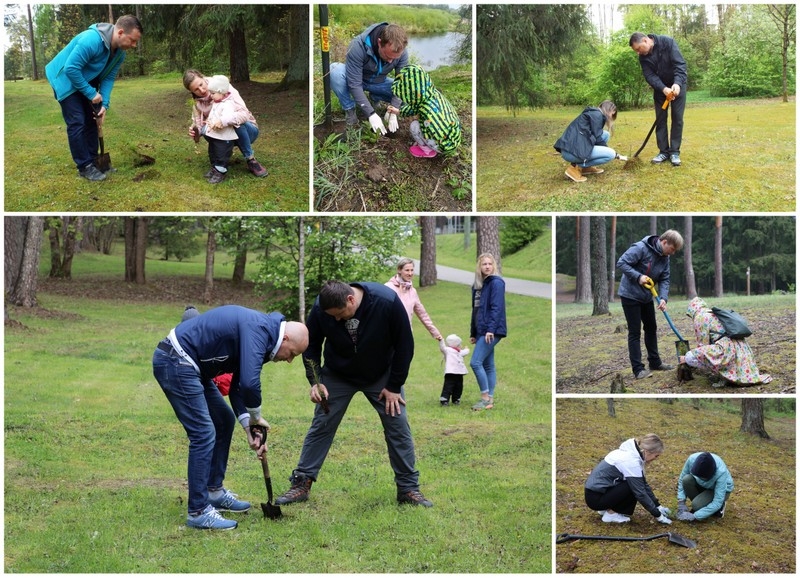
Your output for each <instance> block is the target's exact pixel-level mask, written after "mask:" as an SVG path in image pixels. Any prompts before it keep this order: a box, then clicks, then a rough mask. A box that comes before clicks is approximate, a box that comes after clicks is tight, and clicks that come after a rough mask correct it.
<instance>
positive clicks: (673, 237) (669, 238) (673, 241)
mask: <svg viewBox="0 0 800 578" xmlns="http://www.w3.org/2000/svg"><path fill="white" fill-rule="evenodd" d="M658 239H659V240H660V241H666V242H667V243H669V244H670V245H672V246H673V247H675V250H676V251H680V250H681V249H682V248H683V237H682V236H681V234H680V233H679V232H678V231H676V230H675V229H669V230H667V231H664V232H663V233H662V234H661V236H660V237H659V238H658Z"/></svg>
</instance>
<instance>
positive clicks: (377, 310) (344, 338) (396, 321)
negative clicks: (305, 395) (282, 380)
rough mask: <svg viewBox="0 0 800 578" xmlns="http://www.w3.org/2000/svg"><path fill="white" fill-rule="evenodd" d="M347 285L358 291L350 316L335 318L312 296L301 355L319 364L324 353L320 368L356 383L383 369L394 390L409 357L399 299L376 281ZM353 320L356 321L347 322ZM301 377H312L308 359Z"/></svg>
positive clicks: (373, 378)
mask: <svg viewBox="0 0 800 578" xmlns="http://www.w3.org/2000/svg"><path fill="white" fill-rule="evenodd" d="M350 285H351V286H353V287H358V288H359V289H362V290H363V291H364V296H363V298H362V300H361V304H360V305H359V307H358V309H357V310H356V313H355V316H354V317H353V319H352V320H347V321H345V320H342V321H336V319H335V318H334V317H333V316H331V315H328V314H327V313H325V311H323V310H322V308H321V307H320V305H319V297H317V299H316V301H315V302H314V306H313V307H312V308H311V312H310V313H309V314H308V318H307V319H306V326H307V327H308V349H306V351H305V353H304V354H303V360H304V361H305V360H310V361H312V362H314V363H315V364H316V366H317V367H319V366H320V365H321V360H322V358H323V357H324V359H325V370H326V371H331V372H332V373H334V374H336V375H338V376H340V377H341V378H343V379H346V380H348V381H350V382H352V383H353V385H354V386H356V387H366V386H369V385H371V384H373V383H375V382H376V381H377V380H378V379H379V378H380V377H381V376H382V375H384V374H385V373H386V372H387V371H389V383H388V384H387V385H386V389H388V390H389V391H391V392H393V393H400V388H401V387H403V384H405V382H406V378H407V377H408V369H409V367H410V366H411V360H412V359H413V357H414V337H413V335H412V333H411V324H410V323H409V322H408V314H407V313H406V309H405V307H403V302H402V301H401V300H400V297H398V296H397V293H395V292H394V291H392V290H391V289H389V288H388V287H386V286H385V285H383V284H381V283H351V284H350ZM355 320H357V323H352V322H353V321H355ZM348 321H349V322H350V323H348ZM353 325H355V328H353ZM348 326H349V327H351V328H352V329H353V331H354V332H355V338H353V337H351V335H350V332H349V330H348ZM323 345H324V351H323ZM306 377H307V378H308V382H309V383H310V384H312V385H313V384H314V383H316V380H315V379H314V376H313V374H312V372H311V370H310V368H308V365H306Z"/></svg>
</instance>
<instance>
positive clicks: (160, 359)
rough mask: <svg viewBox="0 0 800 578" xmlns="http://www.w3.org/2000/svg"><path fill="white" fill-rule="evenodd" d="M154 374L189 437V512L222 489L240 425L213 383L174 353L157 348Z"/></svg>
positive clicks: (196, 511)
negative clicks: (203, 377)
mask: <svg viewBox="0 0 800 578" xmlns="http://www.w3.org/2000/svg"><path fill="white" fill-rule="evenodd" d="M153 375H154V376H155V378H156V380H157V381H158V384H159V385H160V386H161V389H162V390H163V391H164V394H165V395H166V396H167V399H168V400H169V403H170V404H171V405H172V409H173V410H174V411H175V416H176V417H177V418H178V421H180V422H181V424H182V425H183V429H184V430H186V435H187V436H188V438H189V468H188V479H189V513H190V514H195V513H198V512H200V511H202V510H203V509H204V508H205V507H206V506H207V505H208V490H209V488H210V489H218V488H222V484H223V481H224V480H225V471H226V470H227V468H228V452H229V451H230V448H231V439H232V437H233V430H234V428H235V425H236V416H235V415H234V414H233V410H232V409H231V408H230V406H229V405H228V404H227V403H225V400H224V399H223V397H222V394H221V393H220V392H219V390H218V389H217V387H216V386H215V385H214V383H213V382H212V381H211V380H208V381H207V382H206V383H203V382H202V380H201V379H200V376H199V375H198V374H197V372H196V371H195V369H194V368H193V367H192V366H191V365H190V364H189V363H188V362H187V361H185V360H184V359H183V358H182V357H180V356H179V355H178V354H177V353H175V352H174V351H173V352H172V353H166V352H165V351H162V350H160V349H156V351H155V353H154V354H153Z"/></svg>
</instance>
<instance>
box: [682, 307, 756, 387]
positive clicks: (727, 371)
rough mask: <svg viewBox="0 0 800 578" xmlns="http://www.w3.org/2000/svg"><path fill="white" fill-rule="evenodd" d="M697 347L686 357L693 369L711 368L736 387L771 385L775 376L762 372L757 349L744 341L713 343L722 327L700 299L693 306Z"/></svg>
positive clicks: (724, 340)
mask: <svg viewBox="0 0 800 578" xmlns="http://www.w3.org/2000/svg"><path fill="white" fill-rule="evenodd" d="M687 314H688V315H689V317H691V318H692V322H693V325H694V334H695V337H696V338H697V344H698V345H697V347H696V348H695V349H692V350H690V351H689V352H688V353H687V354H686V363H687V364H688V365H690V366H691V367H696V368H699V369H707V370H709V371H711V372H713V373H715V374H718V375H719V376H720V377H722V378H724V379H725V380H727V381H729V382H731V384H735V385H755V384H758V383H769V382H770V381H772V376H771V375H768V374H766V373H761V372H759V371H758V366H756V361H755V356H754V355H753V350H752V349H750V346H749V345H747V342H746V341H745V340H744V339H731V338H730V337H722V338H720V339H719V340H717V341H715V342H713V343H712V342H711V334H712V332H715V331H722V324H721V323H720V322H719V319H717V316H716V315H714V313H713V312H712V311H711V308H710V307H709V306H708V305H706V302H705V301H703V300H702V299H701V298H700V297H695V298H694V299H692V300H691V302H690V303H689V308H688V309H687Z"/></svg>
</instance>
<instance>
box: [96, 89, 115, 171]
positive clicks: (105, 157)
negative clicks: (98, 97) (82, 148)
mask: <svg viewBox="0 0 800 578" xmlns="http://www.w3.org/2000/svg"><path fill="white" fill-rule="evenodd" d="M93 106H94V113H95V119H97V115H98V114H99V113H100V109H101V108H102V106H103V105H102V104H95V105H93ZM97 139H98V140H99V141H100V154H99V155H97V158H96V159H95V161H94V164H95V166H96V167H97V169H98V170H99V171H100V172H101V173H107V172H108V171H110V170H111V155H110V154H108V153H107V152H106V145H105V142H104V141H103V125H101V124H99V123H98V125H97Z"/></svg>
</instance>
